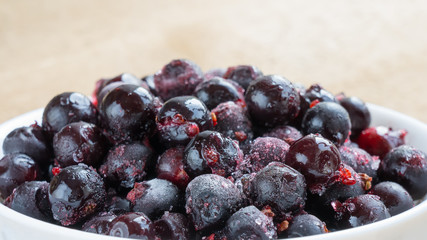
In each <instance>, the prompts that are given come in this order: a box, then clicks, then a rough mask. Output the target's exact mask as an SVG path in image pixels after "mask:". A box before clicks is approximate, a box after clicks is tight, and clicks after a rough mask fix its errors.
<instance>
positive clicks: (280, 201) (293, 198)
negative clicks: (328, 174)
mask: <svg viewBox="0 0 427 240" xmlns="http://www.w3.org/2000/svg"><path fill="white" fill-rule="evenodd" d="M250 192H251V193H250V195H251V198H252V200H253V202H254V205H255V206H256V207H258V208H259V209H262V208H265V207H270V208H271V210H272V211H273V213H274V215H275V219H278V220H282V219H283V218H286V217H288V216H289V215H290V214H293V213H297V212H299V211H301V210H302V209H304V206H305V200H306V184H305V180H304V176H303V175H302V174H301V173H299V172H298V171H296V170H295V169H293V168H291V167H289V166H288V165H286V164H283V163H279V162H272V163H270V164H268V165H267V166H266V167H265V168H263V169H262V170H261V171H259V172H258V173H257V174H256V175H255V177H254V179H253V180H252V181H251V191H250Z"/></svg>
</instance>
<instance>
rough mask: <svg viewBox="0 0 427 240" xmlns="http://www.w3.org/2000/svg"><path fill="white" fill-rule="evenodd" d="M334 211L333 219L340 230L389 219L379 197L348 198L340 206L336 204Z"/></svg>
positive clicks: (388, 214) (368, 195)
mask: <svg viewBox="0 0 427 240" xmlns="http://www.w3.org/2000/svg"><path fill="white" fill-rule="evenodd" d="M335 209H336V215H335V218H336V220H337V224H338V228H340V229H346V228H352V227H358V226H363V225H366V224H370V223H374V222H378V221H381V220H383V219H386V218H389V217H390V213H389V212H388V210H387V207H386V206H385V205H384V203H383V202H381V200H380V197H378V196H376V195H371V194H363V195H359V196H357V197H354V198H349V199H347V200H346V201H345V202H343V203H342V204H340V203H338V202H337V203H336V205H335Z"/></svg>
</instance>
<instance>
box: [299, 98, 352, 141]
mask: <svg viewBox="0 0 427 240" xmlns="http://www.w3.org/2000/svg"><path fill="white" fill-rule="evenodd" d="M301 128H302V132H303V133H304V134H305V135H307V134H310V133H319V134H321V135H322V136H323V137H325V138H327V139H329V140H331V141H332V142H333V143H334V144H335V145H337V146H340V145H342V144H344V141H345V140H346V139H347V138H348V136H349V133H350V128H351V123H350V116H349V115H348V113H347V111H346V110H345V109H344V108H343V107H341V105H339V104H338V103H335V102H321V103H318V104H316V105H315V106H313V107H312V108H310V109H308V110H307V112H306V113H305V116H304V118H303V119H302V124H301Z"/></svg>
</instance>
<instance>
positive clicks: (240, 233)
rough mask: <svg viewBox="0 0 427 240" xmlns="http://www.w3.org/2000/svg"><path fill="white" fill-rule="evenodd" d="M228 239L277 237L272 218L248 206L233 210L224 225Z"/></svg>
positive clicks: (265, 239)
mask: <svg viewBox="0 0 427 240" xmlns="http://www.w3.org/2000/svg"><path fill="white" fill-rule="evenodd" d="M225 232H226V236H227V238H228V239H262V240H270V239H277V233H276V227H275V226H274V223H273V219H271V218H269V217H267V216H266V215H265V214H264V213H262V212H261V211H260V210H258V209H257V208H256V207H254V206H248V207H245V208H242V209H240V210H239V211H237V212H235V213H234V214H233V215H232V216H231V217H230V218H229V219H228V220H227V225H226V230H225Z"/></svg>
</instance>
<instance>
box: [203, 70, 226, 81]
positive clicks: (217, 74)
mask: <svg viewBox="0 0 427 240" xmlns="http://www.w3.org/2000/svg"><path fill="white" fill-rule="evenodd" d="M226 70H227V69H224V68H213V69H210V70H209V71H207V72H205V74H204V75H205V79H206V81H209V80H211V79H212V78H214V77H223V76H224V74H225V71H226Z"/></svg>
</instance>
